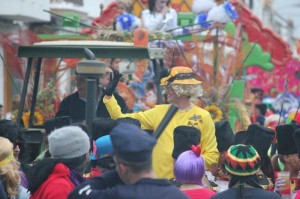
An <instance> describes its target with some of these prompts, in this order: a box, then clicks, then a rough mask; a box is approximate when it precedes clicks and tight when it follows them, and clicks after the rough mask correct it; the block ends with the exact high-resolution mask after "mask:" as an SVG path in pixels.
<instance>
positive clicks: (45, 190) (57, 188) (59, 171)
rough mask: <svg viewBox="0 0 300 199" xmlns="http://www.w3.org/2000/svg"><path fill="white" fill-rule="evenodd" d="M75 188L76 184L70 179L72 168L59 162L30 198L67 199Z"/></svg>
mask: <svg viewBox="0 0 300 199" xmlns="http://www.w3.org/2000/svg"><path fill="white" fill-rule="evenodd" d="M74 188H75V185H74V184H73V183H72V181H71V180H70V169H69V168H68V167H66V166H65V165H64V164H62V163H59V164H57V165H56V166H55V168H54V170H53V171H52V173H51V174H50V175H49V177H48V179H47V180H46V181H45V182H44V183H43V184H42V185H41V186H40V187H39V188H38V189H37V190H36V192H35V193H34V194H33V195H31V196H30V199H41V198H43V199H66V198H67V197H68V195H69V193H70V192H71V191H72V190H73V189H74Z"/></svg>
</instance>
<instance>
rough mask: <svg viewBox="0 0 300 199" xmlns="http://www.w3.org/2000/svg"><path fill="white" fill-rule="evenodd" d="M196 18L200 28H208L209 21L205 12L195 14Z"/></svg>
mask: <svg viewBox="0 0 300 199" xmlns="http://www.w3.org/2000/svg"><path fill="white" fill-rule="evenodd" d="M197 17H198V20H197V22H198V23H199V25H200V26H201V28H209V27H210V26H211V23H209V22H207V21H206V19H207V13H203V14H200V15H198V16H197Z"/></svg>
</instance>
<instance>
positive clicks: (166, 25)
mask: <svg viewBox="0 0 300 199" xmlns="http://www.w3.org/2000/svg"><path fill="white" fill-rule="evenodd" d="M142 22H143V25H144V27H145V28H146V29H147V30H148V31H149V32H155V31H166V30H170V29H173V28H176V27H177V13H176V11H175V10H174V9H173V8H169V11H168V13H167V14H166V15H165V18H164V16H163V15H162V14H160V13H151V12H150V10H148V9H147V10H144V11H142Z"/></svg>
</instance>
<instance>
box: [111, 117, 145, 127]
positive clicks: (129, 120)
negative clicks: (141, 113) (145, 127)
mask: <svg viewBox="0 0 300 199" xmlns="http://www.w3.org/2000/svg"><path fill="white" fill-rule="evenodd" d="M122 122H125V123H128V124H134V125H136V126H137V127H139V128H141V122H140V121H139V120H138V119H135V118H132V117H120V118H118V119H116V125H118V124H120V123H122Z"/></svg>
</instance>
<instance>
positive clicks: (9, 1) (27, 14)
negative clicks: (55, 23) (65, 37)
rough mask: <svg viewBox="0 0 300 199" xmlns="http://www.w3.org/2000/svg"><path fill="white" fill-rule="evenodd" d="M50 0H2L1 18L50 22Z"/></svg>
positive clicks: (0, 7)
mask: <svg viewBox="0 0 300 199" xmlns="http://www.w3.org/2000/svg"><path fill="white" fill-rule="evenodd" d="M49 5H50V0H2V1H1V6H0V17H3V18H7V19H10V20H16V21H24V22H38V21H50V15H49V14H48V13H46V12H44V11H43V10H49Z"/></svg>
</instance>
